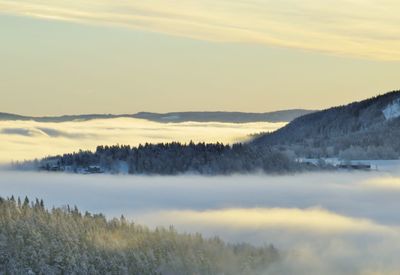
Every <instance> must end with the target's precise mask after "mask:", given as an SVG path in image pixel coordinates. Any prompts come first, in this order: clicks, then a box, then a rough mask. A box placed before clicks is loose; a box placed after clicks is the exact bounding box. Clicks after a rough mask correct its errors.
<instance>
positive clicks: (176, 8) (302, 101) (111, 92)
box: [0, 0, 400, 115]
mask: <svg viewBox="0 0 400 275" xmlns="http://www.w3.org/2000/svg"><path fill="white" fill-rule="evenodd" d="M399 25H400V4H399V3H398V2H396V1H393V0H383V1H379V2H378V1H375V0H365V1H356V0H339V1H333V0H329V1H324V2H321V1H317V0H310V1H295V0H286V1H279V2H277V1H270V0H264V1H261V0H257V1H249V0H243V1H237V2H235V1H224V0H218V1H210V0H205V1H201V2H199V1H192V0H188V1H178V0H176V1H160V0H151V1H146V2H137V1H131V0H126V1H122V2H116V1H110V0H98V1H94V0H87V1H76V0H75V1H64V0H54V1H43V0H23V1H18V2H15V1H8V0H0V33H1V43H0V63H1V64H2V65H1V66H0V95H1V99H2V100H1V101H0V112H11V113H19V114H25V115H59V114H77V113H134V112H138V111H154V112H168V111H203V110H205V111H207V110H208V111H215V110H220V111H228V110H229V111H248V112H265V111H272V110H279V109H290V108H308V109H321V108H325V107H329V106H332V105H339V104H344V103H348V102H351V101H354V100H361V99H364V98H367V97H371V96H374V95H377V94H379V93H384V92H387V91H390V90H394V89H398V88H399V84H398V79H399V73H398V72H399V69H398V68H399V65H400V61H399V60H400V30H399V28H398V26H399Z"/></svg>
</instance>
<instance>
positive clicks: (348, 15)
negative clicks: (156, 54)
mask: <svg viewBox="0 0 400 275" xmlns="http://www.w3.org/2000/svg"><path fill="white" fill-rule="evenodd" d="M399 10H400V3H399V2H398V1H395V0H382V1H377V0H365V1H357V0H328V1H323V2H322V1H319V0H309V1H297V0H285V1H272V0H263V1H261V0H255V1H250V0H242V1H226V0H217V1H212V0H203V1H194V0H188V1H162V0H151V1H133V0H125V1H110V0H86V1H65V0H54V1H43V0H21V1H10V0H0V11H2V12H6V13H11V14H16V15H23V16H32V17H38V18H44V19H51V20H64V21H70V22H78V23H85V24H100V25H115V26H124V27H129V28H134V29H139V30H144V31H151V32H159V33H165V34H169V35H176V36H182V37H188V38H194V39H201V40H207V41H214V42H234V43H255V44H264V45H270V46H278V47H286V48H296V49H302V50H310V51H318V52H325V53H331V54H336V55H344V56H352V57H362V58H369V59H376V60H396V61H399V60H400V50H399V49H400V30H399V28H398V26H399V25H400V15H399Z"/></svg>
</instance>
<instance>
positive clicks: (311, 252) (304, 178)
mask: <svg viewBox="0 0 400 275" xmlns="http://www.w3.org/2000/svg"><path fill="white" fill-rule="evenodd" d="M397 171H400V170H396V169H394V170H391V172H362V173H349V172H343V173H312V174H300V175H292V176H265V175H253V176H230V177H200V176H178V177H158V176H156V177H145V176H111V175H97V176H96V175H70V174H49V173H23V172H20V173H15V172H0V173H1V175H0V189H1V195H2V196H10V195H12V194H13V195H17V196H25V195H28V196H29V197H31V198H35V197H38V198H43V199H44V200H45V202H46V204H47V205H48V206H53V205H55V206H60V205H65V204H70V205H74V204H76V205H77V206H78V207H79V208H80V209H82V210H89V211H91V212H103V213H105V214H106V215H107V216H108V217H114V216H115V217H118V216H119V215H121V214H124V215H125V216H127V217H128V218H129V219H131V220H133V221H135V222H137V223H141V224H146V225H149V226H151V227H154V226H159V225H162V226H169V225H171V224H173V225H174V226H175V227H176V228H177V230H178V231H180V232H182V231H186V232H201V233H203V234H204V235H205V236H214V235H218V236H220V237H221V238H223V239H224V240H226V241H230V242H242V241H246V242H250V243H252V244H255V245H262V244H264V243H267V244H268V243H273V244H274V245H275V246H277V247H278V248H280V249H281V250H282V251H283V253H284V255H285V257H284V259H285V260H284V263H282V264H280V265H277V266H275V267H274V268H275V269H274V270H272V271H271V272H272V274H276V273H278V274H294V273H295V274H391V273H393V274H394V272H395V271H398V270H399V269H400V264H399V262H398V259H397V258H398V255H400V227H399V224H400V214H399V212H398V209H400V200H399V199H398V198H399V196H400V188H399V184H400V173H399V172H397ZM274 272H275V273H274Z"/></svg>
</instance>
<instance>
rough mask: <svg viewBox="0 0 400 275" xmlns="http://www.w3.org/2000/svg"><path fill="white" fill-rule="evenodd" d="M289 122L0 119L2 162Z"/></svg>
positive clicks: (234, 134) (211, 136) (233, 137)
mask: <svg viewBox="0 0 400 275" xmlns="http://www.w3.org/2000/svg"><path fill="white" fill-rule="evenodd" d="M284 125H285V123H268V122H255V123H240V124H239V123H219V122H184V123H157V122H151V121H147V120H142V119H134V118H115V119H102V120H100V119H99V120H90V121H73V122H62V123H44V122H34V121H0V163H1V162H3V163H4V162H10V161H17V160H24V159H33V158H42V157H45V156H47V155H55V154H62V153H71V152H73V151H78V150H79V149H82V150H94V149H95V148H96V146H97V145H115V144H117V143H119V144H124V145H125V144H126V145H131V146H137V145H138V144H140V143H142V144H143V143H146V142H148V143H158V142H172V141H179V142H190V141H191V140H192V141H194V142H200V141H201V142H203V141H204V142H217V141H219V142H223V143H234V142H239V141H244V140H246V139H248V138H249V137H248V135H250V134H255V133H259V132H268V131H274V130H276V129H278V128H280V127H282V126H284Z"/></svg>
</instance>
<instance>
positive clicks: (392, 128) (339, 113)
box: [252, 91, 400, 159]
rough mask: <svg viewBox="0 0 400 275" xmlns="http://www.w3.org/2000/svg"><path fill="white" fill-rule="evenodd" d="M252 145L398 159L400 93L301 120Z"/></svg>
mask: <svg viewBox="0 0 400 275" xmlns="http://www.w3.org/2000/svg"><path fill="white" fill-rule="evenodd" d="M252 143H253V144H254V145H258V146H267V147H275V148H279V149H280V150H286V151H294V152H296V154H297V155H298V156H301V157H342V158H349V159H352V158H355V159H357V158H358V159H397V158H399V156H400V91H394V92H390V93H387V94H384V95H381V96H377V97H374V98H370V99H367V100H364V101H360V102H355V103H352V104H349V105H346V106H340V107H335V108H331V109H327V110H324V111H320V112H316V113H312V114H308V115H305V116H302V117H299V118H297V119H295V120H294V121H293V122H291V123H289V124H288V125H287V126H285V127H283V128H281V129H279V130H277V131H276V132H273V133H270V134H266V135H263V136H261V137H259V138H256V139H255V140H254V141H253V142H252Z"/></svg>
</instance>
